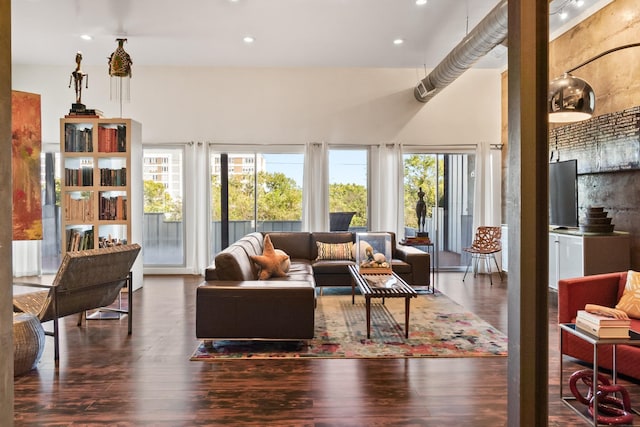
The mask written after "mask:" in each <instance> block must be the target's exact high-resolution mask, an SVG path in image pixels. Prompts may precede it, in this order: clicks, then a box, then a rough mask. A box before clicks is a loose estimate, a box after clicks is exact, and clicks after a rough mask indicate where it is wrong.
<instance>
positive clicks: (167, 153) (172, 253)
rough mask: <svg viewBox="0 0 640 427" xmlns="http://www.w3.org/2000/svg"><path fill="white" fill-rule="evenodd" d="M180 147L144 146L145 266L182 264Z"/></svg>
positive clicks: (183, 252) (183, 258)
mask: <svg viewBox="0 0 640 427" xmlns="http://www.w3.org/2000/svg"><path fill="white" fill-rule="evenodd" d="M183 154H184V152H183V149H182V148H181V147H178V148H175V147H162V148H160V147H157V148H144V150H143V176H142V179H143V183H144V219H143V221H144V224H143V247H144V251H143V254H144V265H145V266H183V265H184V264H185V242H184V225H185V224H184V221H183V218H184V217H183V187H184V185H183V170H184V167H183V164H184V163H183V159H184V155H183Z"/></svg>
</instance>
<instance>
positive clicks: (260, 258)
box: [251, 234, 289, 280]
mask: <svg viewBox="0 0 640 427" xmlns="http://www.w3.org/2000/svg"><path fill="white" fill-rule="evenodd" d="M251 260H252V261H253V262H255V263H256V264H258V266H259V267H260V274H259V275H258V279H259V280H267V279H268V278H270V277H285V276H286V275H287V271H286V270H287V269H288V267H287V266H288V265H289V264H288V261H289V255H287V254H285V253H284V252H283V251H278V252H276V250H275V249H274V248H273V243H271V238H270V237H269V235H268V234H267V235H266V236H265V237H264V249H263V250H262V255H251Z"/></svg>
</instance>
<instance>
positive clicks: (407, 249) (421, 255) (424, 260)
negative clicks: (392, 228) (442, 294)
mask: <svg viewBox="0 0 640 427" xmlns="http://www.w3.org/2000/svg"><path fill="white" fill-rule="evenodd" d="M394 257H395V258H397V259H400V260H402V261H404V262H406V263H407V264H410V265H411V274H412V276H413V279H412V281H411V284H412V285H414V286H429V285H430V281H431V276H430V274H429V273H430V271H429V270H430V269H431V256H430V255H429V253H427V252H424V251H421V250H420V249H418V248H414V247H412V246H401V245H396V248H395V251H394Z"/></svg>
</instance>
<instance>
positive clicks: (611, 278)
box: [558, 273, 620, 323]
mask: <svg viewBox="0 0 640 427" xmlns="http://www.w3.org/2000/svg"><path fill="white" fill-rule="evenodd" d="M619 284H620V273H607V274H598V275H594V276H584V277H576V278H572V279H562V280H560V281H558V323H570V322H572V321H573V319H575V317H576V314H577V313H578V310H584V306H585V305H586V304H598V305H603V306H606V307H615V305H616V304H617V302H618V286H619Z"/></svg>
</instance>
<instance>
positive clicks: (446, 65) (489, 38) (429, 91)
mask: <svg viewBox="0 0 640 427" xmlns="http://www.w3.org/2000/svg"><path fill="white" fill-rule="evenodd" d="M507 18H508V11H507V0H501V1H500V3H498V4H497V5H496V7H494V8H493V9H492V10H491V12H489V14H488V15H487V16H485V17H484V19H483V20H482V21H480V23H479V24H478V25H477V26H476V27H475V28H474V29H473V30H471V32H470V33H469V34H467V36H466V37H465V38H464V39H462V41H461V42H460V43H458V45H457V46H456V47H455V48H453V50H452V51H451V52H449V54H448V55H447V56H446V57H445V58H444V59H443V60H442V62H440V63H439V64H438V65H437V66H436V67H435V68H434V69H433V71H431V73H429V75H428V76H427V77H425V78H424V79H422V80H421V81H420V82H419V83H418V84H417V86H416V87H415V89H414V90H413V94H414V96H415V97H416V99H417V100H418V101H420V102H427V101H428V100H430V99H431V98H433V97H434V96H435V95H436V94H437V93H438V92H440V91H441V90H442V89H444V88H445V87H447V86H448V85H449V84H451V83H452V82H453V81H454V80H455V79H457V78H458V77H460V76H461V75H462V73H464V72H465V71H466V70H468V69H469V68H471V67H472V66H473V64H475V63H476V61H477V60H478V59H480V58H482V57H483V56H485V55H486V54H487V53H489V52H490V51H491V50H492V49H493V48H494V47H496V46H497V45H499V44H500V43H502V42H503V41H504V40H505V39H506V37H507V30H508V27H507V21H508V20H507Z"/></svg>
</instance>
